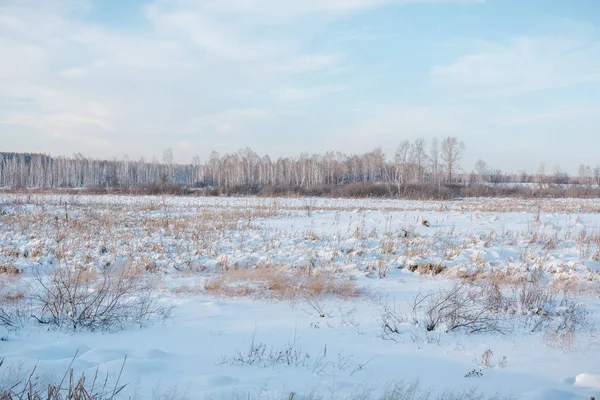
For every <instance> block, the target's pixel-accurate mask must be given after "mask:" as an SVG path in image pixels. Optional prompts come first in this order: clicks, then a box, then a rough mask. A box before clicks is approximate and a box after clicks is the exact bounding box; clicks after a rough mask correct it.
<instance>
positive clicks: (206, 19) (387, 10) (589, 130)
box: [0, 0, 600, 173]
mask: <svg viewBox="0 0 600 400" xmlns="http://www.w3.org/2000/svg"><path fill="white" fill-rule="evenodd" d="M599 25H600V2H599V1H596V0H579V1H567V0H487V1H483V0H479V1H477V0H473V1H469V0H456V1H453V0H439V1H436V0H396V1H394V0H302V1H296V0H285V1H284V0H199V1H192V0H156V1H142V0H127V1H124V0H96V1H91V0H89V1H85V0H84V1H76V0H0V55H1V56H0V57H1V62H0V139H1V142H0V143H1V144H0V150H1V151H19V152H45V153H50V154H53V155H71V154H73V153H82V154H84V155H85V156H91V157H101V158H105V157H106V158H112V157H119V158H120V157H122V156H123V155H125V154H127V155H128V156H129V157H130V158H132V159H138V158H140V157H142V156H143V157H145V158H146V159H149V158H151V157H152V156H153V155H157V156H159V157H160V155H161V153H162V150H163V149H165V148H168V147H170V148H172V149H173V152H174V154H175V159H176V160H177V161H180V162H190V161H191V159H192V157H193V156H194V155H195V154H198V155H200V156H201V158H203V159H207V158H208V156H209V154H210V151H211V150H217V151H219V152H220V153H225V152H233V151H236V150H238V149H239V148H241V147H246V146H250V147H251V148H252V149H253V150H255V151H256V152H258V153H259V154H265V153H266V154H269V155H270V156H271V157H278V156H294V155H299V154H300V153H301V152H308V153H324V152H325V151H326V150H340V151H343V152H348V153H351V152H363V151H367V150H371V149H373V148H375V147H378V146H381V147H382V148H383V150H384V151H385V153H386V154H388V155H392V154H393V152H394V149H395V147H396V146H397V144H398V143H399V142H400V141H401V140H404V139H408V140H413V139H415V138H418V137H424V138H426V139H431V138H432V137H438V138H440V139H441V138H443V137H444V136H448V135H453V136H457V137H459V138H460V139H462V140H463V141H464V142H465V143H466V145H467V153H466V157H465V162H464V167H465V169H470V168H471V167H472V166H473V164H474V162H475V160H476V159H478V158H482V159H484V160H486V161H487V162H488V164H490V165H491V166H493V167H500V168H503V169H505V170H509V171H510V170H518V169H527V170H534V169H535V168H536V167H537V165H538V164H539V162H540V161H545V162H546V164H547V165H548V168H549V169H552V168H553V167H554V166H555V165H558V164H560V165H561V166H562V168H563V170H566V171H568V172H570V173H576V171H577V166H578V165H579V164H580V163H585V164H591V165H596V164H598V163H599V162H600V159H599V157H598V152H599V150H598V149H599V148H600V90H599V89H600V34H599V31H598V29H599V28H600V27H599Z"/></svg>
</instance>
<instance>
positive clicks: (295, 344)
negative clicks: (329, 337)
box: [217, 334, 362, 375]
mask: <svg viewBox="0 0 600 400" xmlns="http://www.w3.org/2000/svg"><path fill="white" fill-rule="evenodd" d="M351 361H352V356H351V355H350V356H346V355H343V354H341V353H338V354H337V355H336V356H333V357H332V356H331V355H330V356H328V355H327V345H325V346H324V348H323V352H322V353H321V354H311V353H309V352H307V351H306V350H305V349H304V348H303V347H302V346H301V345H300V338H299V337H298V336H296V335H295V334H294V338H293V339H292V340H291V341H290V342H288V343H287V344H286V345H284V346H281V347H274V346H267V344H265V343H262V342H257V341H256V334H253V335H252V340H251V342H250V346H249V347H248V349H247V350H246V351H242V350H236V352H235V354H234V355H233V356H232V357H227V356H224V357H222V358H221V359H220V360H219V361H217V364H219V365H237V366H257V367H260V368H267V367H274V366H275V365H287V366H290V367H302V368H307V369H309V370H311V371H312V372H313V373H316V374H317V375H327V374H329V373H331V372H333V371H344V370H347V369H349V368H351V367H352V365H353V364H352V362H351ZM360 369H362V365H361V366H360V368H355V369H354V370H353V371H352V372H351V374H350V375H352V374H354V373H355V372H356V371H358V370H360Z"/></svg>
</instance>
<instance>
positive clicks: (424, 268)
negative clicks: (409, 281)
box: [406, 262, 446, 275]
mask: <svg viewBox="0 0 600 400" xmlns="http://www.w3.org/2000/svg"><path fill="white" fill-rule="evenodd" d="M406 269H408V270H409V271H411V272H417V273H418V274H420V275H439V274H441V273H442V272H444V271H445V270H446V267H445V266H444V265H441V264H434V263H430V262H422V263H415V264H408V265H407V266H406Z"/></svg>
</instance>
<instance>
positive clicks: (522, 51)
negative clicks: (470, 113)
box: [431, 35, 600, 97]
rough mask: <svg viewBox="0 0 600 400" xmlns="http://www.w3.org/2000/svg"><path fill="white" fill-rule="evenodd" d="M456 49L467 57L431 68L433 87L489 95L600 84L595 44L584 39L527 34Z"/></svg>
mask: <svg viewBox="0 0 600 400" xmlns="http://www.w3.org/2000/svg"><path fill="white" fill-rule="evenodd" d="M459 47H466V51H467V52H468V54H466V55H462V56H460V57H458V58H457V59H456V60H455V61H453V62H452V63H450V64H446V65H438V66H436V67H434V68H433V69H432V71H431V78H432V81H433V83H434V84H436V85H439V86H440V87H447V88H455V89H458V90H460V91H463V92H465V91H466V94H468V95H475V96H483V97H494V96H505V95H515V94H520V93H524V92H530V91H537V90H546V89H554V88H561V87H569V86H574V85H581V84H590V83H600V42H599V41H596V40H594V39H592V38H589V37H587V36H580V35H576V36H557V35H552V36H531V37H521V38H517V39H514V40H512V41H511V42H509V43H508V44H503V43H492V42H482V41H475V42H462V46H460V45H459Z"/></svg>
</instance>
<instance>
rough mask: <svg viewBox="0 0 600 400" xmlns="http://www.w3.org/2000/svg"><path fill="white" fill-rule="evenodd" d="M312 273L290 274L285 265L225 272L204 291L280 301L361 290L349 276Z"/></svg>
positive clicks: (345, 294) (354, 293)
mask: <svg viewBox="0 0 600 400" xmlns="http://www.w3.org/2000/svg"><path fill="white" fill-rule="evenodd" d="M307 271H309V273H307ZM310 271H312V269H311V270H304V269H294V270H291V271H290V269H289V268H286V267H284V266H265V265H259V266H255V267H254V268H251V267H246V268H237V269H229V270H222V271H220V272H219V275H218V276H217V277H215V278H212V279H209V280H207V281H206V282H205V283H204V289H205V290H206V291H208V292H210V293H213V294H216V295H219V296H226V297H239V296H260V297H266V298H272V299H278V300H294V299H299V298H314V297H323V296H337V297H341V298H354V297H357V296H358V295H360V289H359V288H358V286H357V285H356V283H355V282H354V281H353V280H351V279H349V278H348V277H344V276H341V275H339V274H335V273H331V272H326V271H323V270H321V269H317V270H316V271H314V272H312V273H311V272H310Z"/></svg>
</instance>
